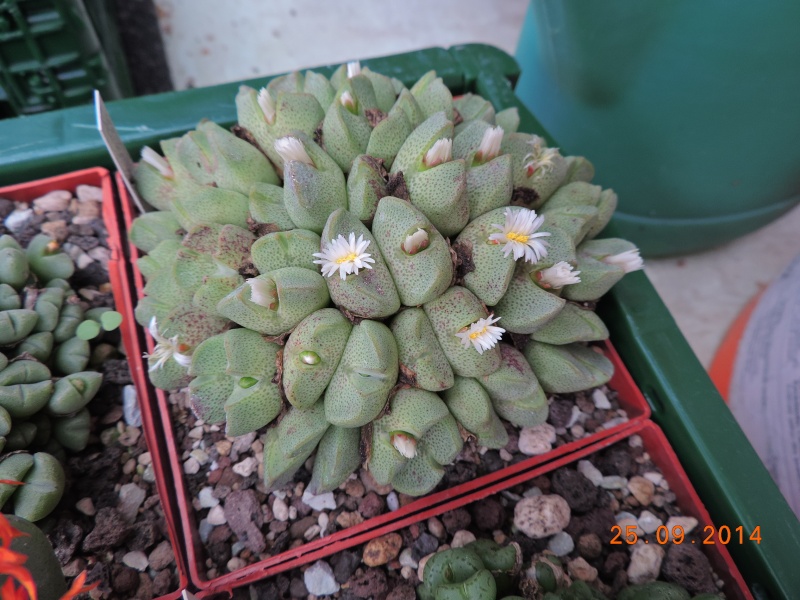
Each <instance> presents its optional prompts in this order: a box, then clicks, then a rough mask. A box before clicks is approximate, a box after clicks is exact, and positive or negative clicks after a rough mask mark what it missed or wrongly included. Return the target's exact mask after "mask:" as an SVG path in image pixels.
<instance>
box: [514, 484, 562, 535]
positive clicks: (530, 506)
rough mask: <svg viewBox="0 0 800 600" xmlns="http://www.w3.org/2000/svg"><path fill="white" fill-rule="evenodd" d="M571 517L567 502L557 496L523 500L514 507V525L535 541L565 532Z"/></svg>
mask: <svg viewBox="0 0 800 600" xmlns="http://www.w3.org/2000/svg"><path fill="white" fill-rule="evenodd" d="M570 516H571V512H570V509H569V504H567V501H566V500H564V498H562V497H561V496H557V495H555V494H549V495H542V496H534V497H532V498H523V499H522V500H520V501H519V502H517V505H516V506H515V507H514V525H515V526H516V527H517V529H519V530H520V531H522V533H524V534H525V535H527V536H528V537H531V538H533V539H541V538H544V537H548V536H551V535H553V534H556V533H558V532H559V531H563V530H564V528H565V527H566V526H567V525H569V519H570Z"/></svg>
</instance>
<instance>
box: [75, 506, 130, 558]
mask: <svg viewBox="0 0 800 600" xmlns="http://www.w3.org/2000/svg"><path fill="white" fill-rule="evenodd" d="M130 531H131V529H130V526H129V525H128V524H127V523H125V521H124V520H123V518H122V515H120V514H119V512H118V511H117V509H115V508H101V509H100V510H99V511H97V515H96V516H95V525H94V529H92V532H91V533H90V534H89V535H87V536H86V538H85V539H84V540H83V545H82V548H83V551H84V552H100V551H102V550H109V549H111V548H116V547H117V546H119V545H120V544H121V543H122V542H123V541H125V538H126V537H128V534H129V533H130Z"/></svg>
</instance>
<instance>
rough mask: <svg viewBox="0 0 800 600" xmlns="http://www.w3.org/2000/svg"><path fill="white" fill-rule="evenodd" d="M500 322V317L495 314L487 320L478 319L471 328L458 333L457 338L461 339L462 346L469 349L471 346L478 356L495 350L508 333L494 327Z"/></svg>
mask: <svg viewBox="0 0 800 600" xmlns="http://www.w3.org/2000/svg"><path fill="white" fill-rule="evenodd" d="M499 320H500V317H495V316H494V315H493V314H492V315H489V317H488V318H486V319H478V320H477V321H475V322H474V323H473V324H472V325H470V326H469V327H465V328H464V329H463V330H462V331H459V332H458V333H456V337H459V338H461V345H462V346H463V347H464V348H469V347H470V344H471V345H472V346H474V347H475V350H477V351H478V354H483V351H484V350H490V349H492V348H494V347H495V345H496V344H497V342H499V341H500V338H501V337H503V334H504V333H505V331H506V330H505V329H503V328H502V327H495V326H494V325H493V323H497V321H499Z"/></svg>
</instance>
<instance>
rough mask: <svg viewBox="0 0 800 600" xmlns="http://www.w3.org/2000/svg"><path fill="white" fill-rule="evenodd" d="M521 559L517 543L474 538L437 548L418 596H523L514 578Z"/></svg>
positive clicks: (465, 599)
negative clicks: (466, 542)
mask: <svg viewBox="0 0 800 600" xmlns="http://www.w3.org/2000/svg"><path fill="white" fill-rule="evenodd" d="M521 562H522V551H521V550H520V547H519V546H518V545H517V544H516V543H512V544H511V545H509V546H506V547H504V548H503V547H501V546H499V545H498V544H497V543H495V542H493V541H491V540H476V541H474V542H471V543H469V544H467V545H465V546H463V547H461V548H451V549H449V550H443V551H442V552H437V553H436V554H434V555H433V556H431V557H430V559H428V562H427V563H425V569H424V571H423V574H422V575H423V577H422V583H421V584H420V586H419V587H418V588H417V596H418V597H419V599H420V600H495V599H497V598H502V599H503V600H522V597H521V596H517V595H507V594H512V593H513V592H516V591H518V590H517V589H516V588H517V586H516V582H515V578H516V575H517V573H518V572H519V569H520V563H521Z"/></svg>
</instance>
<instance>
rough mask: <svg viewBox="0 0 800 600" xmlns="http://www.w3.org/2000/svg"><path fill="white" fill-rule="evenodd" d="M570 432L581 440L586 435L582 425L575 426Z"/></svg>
mask: <svg viewBox="0 0 800 600" xmlns="http://www.w3.org/2000/svg"><path fill="white" fill-rule="evenodd" d="M569 432H570V434H571V435H572V437H574V438H575V439H580V438H582V437H583V436H584V435H585V434H586V430H585V429H584V428H583V427H581V426H580V425H573V426H572V427H570V428H569Z"/></svg>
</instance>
